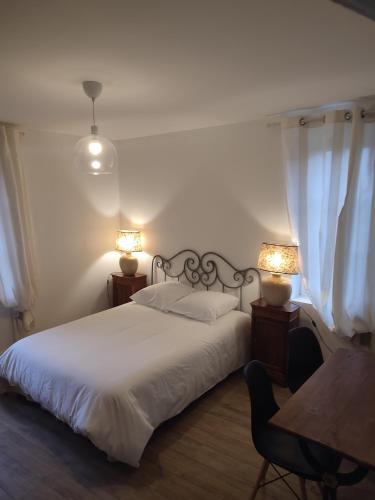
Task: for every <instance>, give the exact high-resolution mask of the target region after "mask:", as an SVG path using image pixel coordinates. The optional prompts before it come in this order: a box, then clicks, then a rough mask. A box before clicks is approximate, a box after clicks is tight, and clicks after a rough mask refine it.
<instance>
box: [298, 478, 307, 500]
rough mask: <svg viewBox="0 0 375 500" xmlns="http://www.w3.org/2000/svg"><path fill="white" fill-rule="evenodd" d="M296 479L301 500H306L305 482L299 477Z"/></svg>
mask: <svg viewBox="0 0 375 500" xmlns="http://www.w3.org/2000/svg"><path fill="white" fill-rule="evenodd" d="M298 479H299V484H300V487H301V495H302V500H307V492H306V481H305V480H304V479H303V478H302V477H300V478H298Z"/></svg>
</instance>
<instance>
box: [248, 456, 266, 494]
mask: <svg viewBox="0 0 375 500" xmlns="http://www.w3.org/2000/svg"><path fill="white" fill-rule="evenodd" d="M269 465H270V463H269V462H268V460H266V459H264V460H263V463H262V467H261V468H260V471H259V474H258V477H257V480H256V483H255V486H254V489H253V492H252V494H251V497H250V500H254V499H255V497H256V494H257V493H258V490H259V488H260V485H261V484H262V481H263V479H264V478H265V477H266V474H267V470H268V467H269Z"/></svg>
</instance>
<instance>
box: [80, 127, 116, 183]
mask: <svg viewBox="0 0 375 500" xmlns="http://www.w3.org/2000/svg"><path fill="white" fill-rule="evenodd" d="M74 158H75V163H76V165H77V167H78V168H79V169H80V170H81V171H82V172H85V173H87V174H92V175H100V174H111V173H112V171H113V169H114V168H115V167H116V165H117V151H116V149H115V147H114V145H113V144H112V142H111V141H109V140H108V139H106V138H105V137H101V136H99V135H95V134H91V135H88V136H86V137H82V139H80V140H79V141H78V142H77V144H76V146H75V150H74Z"/></svg>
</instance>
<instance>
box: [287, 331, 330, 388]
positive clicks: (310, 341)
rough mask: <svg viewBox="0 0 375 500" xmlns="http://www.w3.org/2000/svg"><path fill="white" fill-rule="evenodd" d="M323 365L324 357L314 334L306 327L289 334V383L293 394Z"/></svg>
mask: <svg viewBox="0 0 375 500" xmlns="http://www.w3.org/2000/svg"><path fill="white" fill-rule="evenodd" d="M322 364H323V355H322V351H321V349H320V345H319V342H318V340H317V338H316V337H315V334H314V332H313V331H312V330H311V329H310V328H307V327H305V326H302V327H299V328H294V329H293V330H290V332H289V333H288V371H287V383H288V386H289V389H290V390H291V391H292V392H296V391H297V390H298V389H299V388H300V387H301V385H302V384H304V383H305V382H306V380H307V379H308V378H310V377H311V375H312V374H313V373H314V372H315V371H316V370H317V369H318V368H319V366H320V365H322Z"/></svg>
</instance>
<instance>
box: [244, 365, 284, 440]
mask: <svg viewBox="0 0 375 500" xmlns="http://www.w3.org/2000/svg"><path fill="white" fill-rule="evenodd" d="M243 373H244V376H245V379H246V384H247V388H248V390H249V395H250V403H251V433H252V436H253V441H254V444H255V447H257V436H258V431H260V430H262V429H264V428H265V426H266V424H267V422H268V421H269V419H270V418H271V417H272V416H273V415H274V414H275V413H276V412H277V411H278V409H279V407H278V405H277V403H276V401H275V398H274V396H273V390H272V384H271V381H270V379H269V377H268V375H267V372H266V370H265V369H264V368H263V365H262V363H261V362H260V361H256V360H254V361H250V363H248V364H247V365H246V366H245V368H244V371H243Z"/></svg>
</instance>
